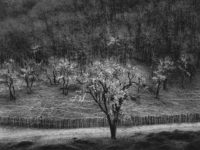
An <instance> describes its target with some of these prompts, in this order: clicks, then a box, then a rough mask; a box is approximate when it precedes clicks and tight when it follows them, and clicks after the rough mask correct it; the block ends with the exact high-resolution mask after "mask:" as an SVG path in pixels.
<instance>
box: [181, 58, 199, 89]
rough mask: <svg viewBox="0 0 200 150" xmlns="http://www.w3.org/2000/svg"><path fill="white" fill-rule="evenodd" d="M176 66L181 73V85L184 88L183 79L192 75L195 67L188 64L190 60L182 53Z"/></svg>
mask: <svg viewBox="0 0 200 150" xmlns="http://www.w3.org/2000/svg"><path fill="white" fill-rule="evenodd" d="M177 68H178V70H179V71H180V74H181V87H182V88H184V84H185V80H186V79H187V78H190V81H191V80H192V77H193V76H194V72H195V69H193V68H194V66H193V65H191V64H190V60H189V58H188V57H187V55H182V56H181V57H180V59H179V60H178V63H177Z"/></svg>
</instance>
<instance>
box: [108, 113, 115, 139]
mask: <svg viewBox="0 0 200 150" xmlns="http://www.w3.org/2000/svg"><path fill="white" fill-rule="evenodd" d="M107 119H108V124H109V126H110V135H111V139H113V140H115V139H116V132H117V124H116V123H117V122H115V121H114V120H111V118H110V116H107Z"/></svg>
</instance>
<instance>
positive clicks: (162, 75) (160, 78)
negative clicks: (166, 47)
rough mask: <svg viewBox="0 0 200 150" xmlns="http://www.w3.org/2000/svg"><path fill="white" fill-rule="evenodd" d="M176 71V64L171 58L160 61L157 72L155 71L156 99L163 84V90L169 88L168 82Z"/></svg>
mask: <svg viewBox="0 0 200 150" xmlns="http://www.w3.org/2000/svg"><path fill="white" fill-rule="evenodd" d="M174 69H175V66H174V62H173V61H172V60H171V58H170V57H166V58H164V59H160V60H159V63H158V66H157V70H156V71H154V76H153V78H152V79H153V81H154V84H155V87H156V91H155V95H156V98H158V97H159V93H160V87H161V84H162V83H163V89H164V90H166V88H167V81H168V77H169V75H170V73H171V72H172V71H173V70H174Z"/></svg>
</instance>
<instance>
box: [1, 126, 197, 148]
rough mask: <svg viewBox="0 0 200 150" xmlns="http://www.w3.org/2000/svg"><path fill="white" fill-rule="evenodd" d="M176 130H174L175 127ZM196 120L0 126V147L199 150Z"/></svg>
mask: <svg viewBox="0 0 200 150" xmlns="http://www.w3.org/2000/svg"><path fill="white" fill-rule="evenodd" d="M177 129H178V130H177ZM199 130H200V123H195V124H174V125H155V126H142V127H133V128H120V129H119V130H118V139H117V140H116V141H112V140H110V139H109V130H108V129H107V128H94V129H75V130H38V129H23V128H21V129H20V128H3V127H2V128H0V150H199V147H200V131H199Z"/></svg>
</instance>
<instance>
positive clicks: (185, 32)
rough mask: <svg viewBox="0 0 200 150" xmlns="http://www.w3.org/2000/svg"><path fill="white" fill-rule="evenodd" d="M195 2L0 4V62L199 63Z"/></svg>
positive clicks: (4, 0)
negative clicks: (187, 58)
mask: <svg viewBox="0 0 200 150" xmlns="http://www.w3.org/2000/svg"><path fill="white" fill-rule="evenodd" d="M199 12H200V3H198V2H197V0H123V1H122V0H0V61H1V63H3V62H4V61H6V60H8V59H10V58H12V59H14V60H15V61H16V62H18V63H19V64H22V63H23V60H26V59H30V58H34V59H36V61H41V60H43V61H47V60H48V58H49V57H50V56H54V57H65V58H68V59H69V60H77V61H78V62H79V63H80V64H87V63H90V62H91V61H92V60H94V59H104V58H110V57H112V58H115V59H116V60H118V61H119V62H121V63H126V62H127V61H128V60H130V59H137V60H139V61H142V62H144V63H146V64H149V65H151V64H153V63H154V61H156V60H157V59H159V58H163V57H165V56H170V57H171V58H172V59H174V60H177V59H178V58H179V57H180V55H181V54H183V53H185V54H186V53H187V54H191V55H193V56H195V60H196V65H198V64H199V62H200V50H199V48H200V15H199Z"/></svg>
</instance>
